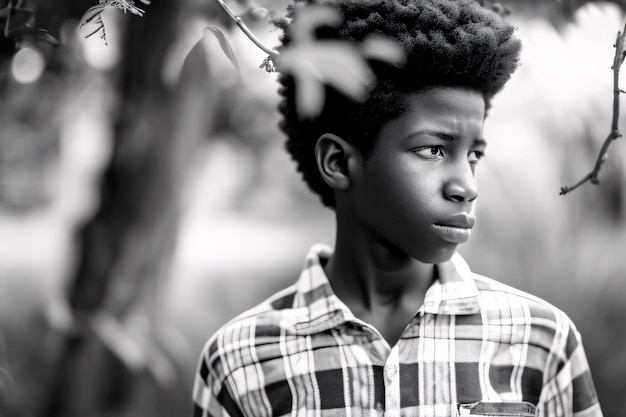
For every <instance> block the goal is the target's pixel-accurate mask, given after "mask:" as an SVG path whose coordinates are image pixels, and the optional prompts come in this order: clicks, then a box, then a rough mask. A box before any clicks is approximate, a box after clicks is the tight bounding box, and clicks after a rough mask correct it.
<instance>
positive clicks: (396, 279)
mask: <svg viewBox="0 0 626 417" xmlns="http://www.w3.org/2000/svg"><path fill="white" fill-rule="evenodd" d="M344 225H345V223H340V224H338V226H337V237H336V241H335V251H334V253H333V255H332V257H331V258H330V259H329V261H328V263H327V264H326V266H325V268H324V269H325V272H326V275H327V276H328V279H329V281H330V283H331V285H332V287H333V290H334V291H335V293H336V294H337V296H338V297H339V298H340V299H341V300H342V301H343V302H344V303H346V304H347V305H348V307H350V308H351V309H353V310H354V309H356V310H361V309H363V310H369V311H374V310H380V309H381V308H383V309H387V310H390V311H393V310H397V309H399V308H409V309H411V308H412V307H414V310H413V313H415V312H416V311H417V309H418V308H419V307H420V306H421V304H422V302H423V300H424V294H425V293H426V290H427V289H428V287H429V286H430V285H431V283H432V281H433V279H434V273H435V268H434V265H432V264H425V263H422V262H420V261H417V260H415V259H413V258H411V257H410V256H408V255H406V254H404V253H402V252H401V251H400V250H398V249H397V248H395V247H393V246H391V245H390V244H388V243H386V242H385V241H384V240H382V239H381V238H380V237H375V236H372V235H371V234H370V233H367V232H365V231H363V229H362V228H352V227H345V226H344Z"/></svg>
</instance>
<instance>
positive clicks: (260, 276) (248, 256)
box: [0, 0, 626, 417]
mask: <svg viewBox="0 0 626 417" xmlns="http://www.w3.org/2000/svg"><path fill="white" fill-rule="evenodd" d="M18 3H24V2H19V1H15V2H12V1H8V0H0V8H1V7H7V6H8V5H9V4H11V5H14V6H15V5H21V6H23V7H29V8H30V9H32V10H33V11H34V14H33V16H32V17H31V20H30V24H31V25H32V27H34V28H45V29H47V30H48V31H49V33H50V34H52V35H54V36H55V37H57V38H58V39H59V40H60V41H61V44H60V45H59V46H52V45H50V44H49V43H47V42H42V41H38V40H31V41H25V42H22V43H21V44H20V45H19V47H17V48H15V47H13V46H15V45H12V44H10V43H7V42H5V41H6V39H3V40H2V42H4V43H3V44H2V45H0V46H2V48H0V50H1V54H0V416H2V417H27V416H28V417H31V416H32V417H48V416H64V417H65V416H81V417H84V416H87V417H91V416H107V417H109V416H111V417H113V416H115V417H118V416H120V417H122V416H134V417H141V416H185V415H190V413H191V403H190V396H191V388H192V383H193V374H194V370H195V366H196V363H197V359H198V355H199V353H200V350H201V348H202V346H203V345H204V343H205V341H206V340H207V338H208V337H209V336H210V334H211V333H212V332H214V331H215V330H216V329H217V328H218V327H219V326H220V325H221V324H223V323H224V322H225V321H226V320H228V319H230V318H231V317H233V316H234V315H236V314H238V313H240V312H242V311H243V310H245V309H246V308H248V307H251V306H253V305H254V304H256V303H258V302H260V301H261V300H263V299H264V298H265V297H267V296H269V295H270V294H272V293H273V292H275V291H276V290H278V289H280V288H282V287H284V286H286V285H288V284H290V283H291V282H293V281H294V280H295V279H296V278H297V274H298V272H299V270H300V268H301V265H302V262H303V259H304V256H305V254H306V252H307V249H308V247H309V246H310V245H311V244H312V243H315V242H325V243H328V244H332V243H333V233H334V224H333V214H332V212H331V211H329V210H327V209H324V208H322V206H321V204H320V203H319V202H318V200H317V198H316V197H314V196H313V195H312V194H311V193H310V192H309V191H308V190H307V189H306V187H305V186H304V184H303V183H302V182H301V180H300V179H299V177H298V175H297V174H296V172H295V169H294V168H293V165H292V163H291V161H290V160H289V158H288V156H287V154H286V153H285V152H284V150H283V137H282V134H281V133H280V131H279V129H278V128H277V123H278V115H277V112H276V110H275V108H276V104H277V94H276V89H277V85H276V83H275V75H274V74H269V73H267V72H265V71H264V70H262V69H259V64H260V63H261V61H262V60H263V59H264V58H265V55H264V53H263V52H261V51H260V50H259V49H258V48H256V47H255V46H254V45H252V43H251V42H250V41H249V40H248V39H247V38H246V37H245V36H243V35H242V34H241V32H240V31H239V30H238V28H237V27H233V25H232V22H231V21H230V20H229V19H228V18H227V16H226V14H225V13H224V11H223V10H222V9H220V7H219V6H218V5H217V2H215V1H212V0H211V1H210V0H203V1H200V0H180V1H176V2H166V1H159V0H154V1H153V3H152V4H151V5H149V6H148V5H146V6H144V5H143V4H140V3H138V4H137V5H138V6H140V7H143V8H144V9H145V11H146V14H145V16H144V17H141V18H140V17H138V16H134V15H132V14H129V13H127V14H124V13H122V12H121V11H120V10H116V9H111V10H108V9H107V11H106V12H105V13H104V15H103V19H104V22H105V24H106V34H107V43H108V46H105V45H104V42H103V41H102V39H100V38H99V37H98V35H96V36H92V37H90V38H88V39H85V38H84V35H85V31H84V30H82V31H81V30H79V29H78V22H79V19H80V17H81V15H82V14H83V13H84V12H85V11H86V10H87V9H88V8H89V7H91V6H93V5H94V2H93V1H83V0H80V1H79V0H75V1H69V0H64V1H56V2H46V1H32V2H26V3H24V4H18ZM504 3H505V4H507V5H508V6H509V7H510V8H511V11H512V13H511V15H510V19H511V20H512V21H513V22H514V23H515V25H516V26H517V27H518V35H519V37H520V38H521V39H522V41H523V44H524V50H523V54H522V65H521V66H520V68H519V70H518V71H517V73H516V74H515V75H514V77H513V79H512V80H511V82H510V83H509V84H508V85H507V87H506V88H505V90H504V91H503V92H502V93H501V94H500V95H499V96H497V97H496V99H495V100H494V106H493V108H492V110H491V111H490V115H489V118H488V120H487V124H486V127H485V136H486V137H487V139H488V140H489V142H490V144H489V149H488V150H487V157H486V158H485V160H484V161H483V162H481V167H480V168H479V171H478V176H479V184H480V203H479V208H478V224H477V227H476V230H475V233H474V234H473V237H472V239H471V241H470V242H469V243H467V244H466V245H464V246H462V247H461V248H460V252H461V253H462V254H463V255H464V256H465V257H466V259H467V260H468V261H469V263H470V265H471V266H472V268H473V270H474V271H476V272H479V273H482V274H485V275H488V276H491V277H493V278H496V279H499V280H501V281H503V282H506V283H510V284H513V285H515V286H517V287H519V288H521V289H524V290H527V291H530V292H532V293H534V294H536V295H538V296H540V297H543V298H545V299H547V300H549V301H551V302H552V303H554V304H555V305H557V306H558V307H560V308H561V309H563V310H565V312H567V313H568V314H569V315H570V317H571V318H572V319H573V320H574V322H575V323H576V324H577V326H578V328H579V330H580V332H581V333H582V336H583V340H584V343H585V347H586V350H587V354H588V358H589V361H590V364H591V368H592V372H593V375H594V379H595V382H596V388H597V390H598V394H599V397H600V400H601V404H602V407H603V409H604V412H605V416H609V417H613V416H616V417H617V416H625V415H626V395H625V394H626V382H625V381H626V324H625V317H626V302H625V301H626V252H625V248H626V228H625V227H626V200H625V197H626V196H625V191H626V144H625V143H624V140H623V139H620V140H617V141H616V142H615V143H613V145H612V146H611V148H610V152H609V157H608V159H607V161H606V163H605V164H604V166H603V169H602V172H601V175H600V184H599V185H597V186H596V185H592V184H585V185H584V186H582V187H581V188H579V189H577V190H575V191H574V192H572V193H571V194H568V195H567V196H560V195H559V190H560V187H561V186H563V185H571V184H573V183H575V182H576V181H577V180H578V179H580V178H581V177H582V176H584V175H585V174H586V173H587V172H589V171H590V170H591V168H592V166H593V164H594V162H595V158H596V156H597V153H598V151H599V148H600V146H601V143H602V142H603V140H604V138H605V137H606V136H607V134H608V133H609V129H610V125H611V116H612V71H611V69H610V67H611V64H612V59H613V54H614V48H613V46H612V45H613V43H614V41H615V36H616V33H617V32H618V31H619V30H621V28H622V26H623V22H624V18H625V16H626V14H625V12H624V8H623V6H624V5H623V4H620V3H619V2H584V1H566V0H561V1H554V2H552V1H549V0H542V1H519V2H516V1H509V2H504ZM285 5H286V1H285V0H264V1H259V3H255V4H254V5H251V4H250V3H245V4H244V2H241V3H233V4H232V5H231V6H232V7H233V9H234V10H235V11H236V12H237V13H240V14H242V15H243V16H244V21H245V22H246V23H247V24H248V26H249V27H250V28H251V29H252V30H253V31H254V33H255V34H256V35H257V36H258V37H259V38H261V39H262V40H263V41H264V42H265V43H266V44H268V45H275V44H276V38H277V36H278V34H277V32H276V31H275V30H274V29H272V26H271V25H270V24H269V23H268V19H271V18H273V17H276V16H278V15H280V14H282V12H283V10H284V7H285ZM253 6H259V7H264V8H266V9H267V10H268V11H269V16H268V17H266V18H264V19H263V18H260V17H263V16H262V13H259V10H255V11H254V12H253V13H251V12H249V11H250V10H251V9H252V7H253ZM4 24H5V23H3V25H4ZM209 24H210V25H215V26H217V27H220V28H221V30H222V31H223V32H224V33H226V34H227V37H228V38H229V40H230V42H231V44H232V47H233V50H234V51H235V54H236V56H237V59H238V60H239V67H240V69H239V70H236V69H235V68H234V67H233V65H232V64H231V63H230V62H229V61H228V59H227V58H226V56H225V55H224V53H222V51H221V49H220V46H219V43H218V41H217V40H216V38H215V37H213V36H212V35H211V34H210V33H205V32H204V31H203V28H204V27H206V26H207V25H209ZM622 85H624V82H623V83H622ZM620 126H622V129H623V126H624V124H623V123H620Z"/></svg>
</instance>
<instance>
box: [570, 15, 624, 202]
mask: <svg viewBox="0 0 626 417" xmlns="http://www.w3.org/2000/svg"><path fill="white" fill-rule="evenodd" d="M625 38H626V23H624V29H623V30H622V32H617V36H616V39H615V45H614V46H615V56H614V57H613V66H612V67H611V69H612V70H613V119H612V120H611V131H610V133H609V135H608V136H607V138H606V139H605V140H604V143H603V144H602V148H601V149H600V152H599V153H598V157H597V158H596V163H595V165H594V167H593V170H592V171H591V172H590V173H589V174H587V175H585V176H584V177H583V178H582V179H581V180H580V181H578V182H577V183H576V184H574V185H572V186H569V187H568V186H564V187H561V192H560V193H559V194H560V195H565V194H567V193H569V192H571V191H574V190H575V189H576V188H578V187H580V186H581V185H583V184H584V183H586V182H587V181H589V182H591V183H592V184H599V182H600V181H599V180H598V174H599V173H600V169H601V168H602V165H603V164H604V161H606V159H607V157H608V153H607V151H608V149H609V146H610V145H611V143H613V141H614V140H615V139H617V138H620V137H621V136H622V134H621V133H620V131H619V128H618V121H619V99H620V94H621V93H624V91H623V90H621V89H620V88H619V71H620V68H621V66H622V64H623V63H624V57H626V51H625V50H624V42H625Z"/></svg>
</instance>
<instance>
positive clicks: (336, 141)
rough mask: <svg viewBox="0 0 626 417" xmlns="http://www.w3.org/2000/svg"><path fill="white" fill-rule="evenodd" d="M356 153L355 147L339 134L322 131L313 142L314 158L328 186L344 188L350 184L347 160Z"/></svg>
mask: <svg viewBox="0 0 626 417" xmlns="http://www.w3.org/2000/svg"><path fill="white" fill-rule="evenodd" d="M355 154H356V149H355V147H354V146H353V145H352V144H350V143H349V142H346V141H345V140H343V139H342V138H340V137H339V136H337V135H335V134H332V133H324V134H323V135H322V136H320V138H319V139H318V140H317V143H316V144H315V159H316V160H317V168H318V169H319V171H320V174H321V175H322V178H323V179H324V181H325V182H326V184H328V185H329V186H331V187H333V188H335V189H338V190H346V189H348V187H349V186H350V172H349V169H348V167H349V165H348V162H349V160H350V158H353V157H354V155H355Z"/></svg>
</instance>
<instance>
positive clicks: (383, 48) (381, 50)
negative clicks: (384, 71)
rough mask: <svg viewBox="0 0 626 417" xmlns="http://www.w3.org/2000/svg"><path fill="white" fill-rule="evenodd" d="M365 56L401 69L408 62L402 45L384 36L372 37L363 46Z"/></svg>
mask: <svg viewBox="0 0 626 417" xmlns="http://www.w3.org/2000/svg"><path fill="white" fill-rule="evenodd" d="M361 51H363V56H365V57H366V58H370V59H375V60H378V61H383V62H387V63H389V64H391V65H395V66H396V67H401V66H402V65H404V63H405V62H406V53H405V51H404V49H403V48H402V46H400V44H399V43H398V42H396V41H394V40H392V39H389V38H385V37H383V36H370V37H369V38H367V39H365V41H364V42H363V43H362V44H361Z"/></svg>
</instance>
